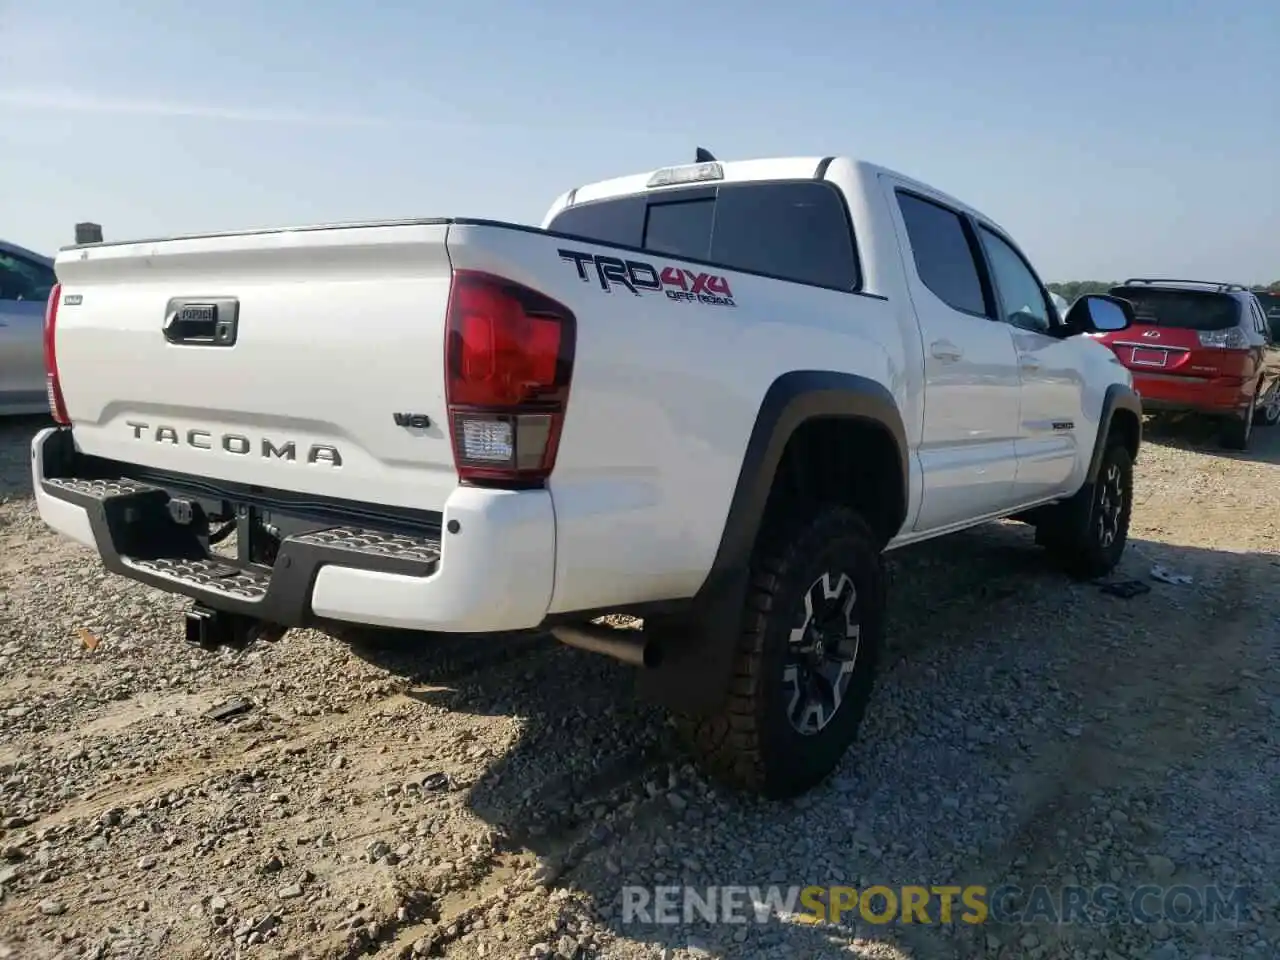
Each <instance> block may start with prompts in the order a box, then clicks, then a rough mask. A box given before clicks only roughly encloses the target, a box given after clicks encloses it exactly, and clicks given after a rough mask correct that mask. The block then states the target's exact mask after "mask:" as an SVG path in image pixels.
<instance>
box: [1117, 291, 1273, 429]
mask: <svg viewBox="0 0 1280 960" xmlns="http://www.w3.org/2000/svg"><path fill="white" fill-rule="evenodd" d="M1110 293H1111V295H1112V296H1115V297H1121V298H1123V299H1125V300H1128V301H1129V302H1130V303H1131V304H1133V312H1134V316H1135V318H1136V322H1135V323H1134V324H1133V326H1131V327H1129V328H1128V329H1126V330H1122V331H1120V332H1117V333H1107V334H1102V335H1101V336H1099V337H1098V339H1100V340H1102V342H1103V343H1105V344H1107V345H1108V346H1109V347H1111V349H1112V350H1113V351H1115V353H1116V356H1118V357H1119V358H1120V362H1121V363H1123V364H1124V365H1125V366H1126V367H1128V368H1129V370H1130V371H1131V372H1132V373H1133V385H1134V388H1135V389H1136V390H1137V391H1138V393H1139V394H1141V396H1142V406H1143V409H1144V410H1146V411H1148V412H1158V411H1180V412H1181V411H1186V412H1195V413H1204V414H1209V415H1211V416H1215V417H1218V418H1219V419H1220V420H1221V424H1222V429H1221V434H1220V442H1221V443H1222V445H1223V446H1224V447H1228V448H1230V449H1233V450H1244V449H1245V448H1247V447H1248V445H1249V436H1250V434H1251V433H1252V431H1253V427H1254V425H1255V424H1256V425H1258V426H1271V425H1273V424H1275V423H1276V421H1277V420H1280V383H1277V379H1276V378H1277V374H1280V367H1277V366H1276V363H1275V361H1276V359H1280V358H1278V357H1277V355H1276V354H1275V353H1273V354H1272V358H1271V359H1272V363H1271V364H1270V365H1268V349H1269V348H1270V347H1271V346H1272V344H1271V334H1270V331H1269V329H1268V325H1267V318H1266V313H1265V311H1264V310H1263V308H1262V305H1261V304H1260V303H1259V302H1258V299H1257V297H1256V296H1254V294H1253V292H1252V291H1251V290H1249V288H1248V287H1243V286H1240V285H1239V284H1233V283H1202V282H1200V281H1194V280H1146V279H1139V278H1135V279H1132V280H1126V281H1125V282H1124V283H1123V284H1121V285H1120V286H1117V287H1112V288H1111V291H1110Z"/></svg>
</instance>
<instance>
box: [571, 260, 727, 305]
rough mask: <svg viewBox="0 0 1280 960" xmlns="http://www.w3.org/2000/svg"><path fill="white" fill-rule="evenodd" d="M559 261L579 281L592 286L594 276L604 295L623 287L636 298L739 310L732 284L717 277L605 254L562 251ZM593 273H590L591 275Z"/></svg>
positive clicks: (682, 268) (681, 268) (711, 274)
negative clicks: (652, 295) (654, 295)
mask: <svg viewBox="0 0 1280 960" xmlns="http://www.w3.org/2000/svg"><path fill="white" fill-rule="evenodd" d="M559 253H560V259H561V260H569V261H571V262H572V263H573V265H574V266H576V267H577V268H578V279H579V280H584V281H587V282H590V280H591V277H592V276H594V277H595V278H596V280H598V281H599V283H600V289H601V290H603V291H605V293H613V288H614V286H620V287H623V288H625V289H627V290H629V291H631V293H634V294H635V295H636V296H637V297H638V296H640V295H641V294H642V293H645V292H655V291H658V290H661V291H662V292H663V293H665V294H666V295H667V298H668V299H670V300H683V301H687V302H690V303H705V304H709V305H712V306H719V307H736V306H737V304H736V303H734V302H733V291H731V290H730V289H729V281H728V280H726V279H725V278H724V277H721V276H718V275H716V274H714V273H694V272H693V271H692V270H686V269H685V268H684V267H676V266H663V265H661V264H659V265H656V266H655V265H654V264H652V263H646V262H644V261H643V260H623V259H622V258H620V257H610V256H608V255H606V254H602V253H585V252H583V251H580V250H560V251H559ZM588 271H590V273H588Z"/></svg>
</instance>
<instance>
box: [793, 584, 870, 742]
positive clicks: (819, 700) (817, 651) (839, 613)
mask: <svg viewBox="0 0 1280 960" xmlns="http://www.w3.org/2000/svg"><path fill="white" fill-rule="evenodd" d="M857 608H858V591H857V589H856V588H855V587H854V585H853V580H852V579H850V578H849V576H848V575H847V574H844V573H831V572H829V571H828V572H827V573H824V574H822V576H820V577H818V578H817V579H816V580H814V581H813V583H811V584H810V585H809V588H808V590H806V591H805V594H804V606H803V610H802V611H801V616H800V618H799V619H800V624H799V626H797V627H795V628H794V629H792V631H791V637H790V643H789V645H788V649H787V661H786V666H785V668H784V669H783V674H782V682H783V686H784V688H785V690H786V693H787V701H786V711H787V719H788V720H789V721H790V723H791V727H792V729H793V730H795V731H796V732H797V733H799V734H801V735H803V736H813V735H814V734H816V733H819V732H821V731H822V730H823V729H824V728H825V727H826V726H827V724H829V723H830V722H831V720H832V718H833V717H834V716H835V715H836V713H837V711H839V709H840V706H841V704H843V703H844V697H845V693H846V692H847V691H848V689H849V681H850V679H851V678H852V676H853V668H854V665H855V664H856V663H857V660H858V646H859V641H860V639H861V626H860V623H859V618H858V612H857Z"/></svg>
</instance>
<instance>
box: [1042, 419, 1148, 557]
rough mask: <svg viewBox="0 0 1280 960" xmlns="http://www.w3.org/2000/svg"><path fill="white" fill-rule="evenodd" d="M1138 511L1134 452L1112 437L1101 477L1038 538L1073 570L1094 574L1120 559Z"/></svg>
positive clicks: (1063, 507)
mask: <svg viewBox="0 0 1280 960" xmlns="http://www.w3.org/2000/svg"><path fill="white" fill-rule="evenodd" d="M1117 488H1118V495H1119V501H1118V507H1117V510H1118V512H1116V513H1114V514H1113V513H1112V512H1111V510H1110V509H1109V508H1110V507H1111V506H1112V505H1114V504H1115V503H1116V499H1115V498H1116V495H1117ZM1132 515H1133V457H1132V456H1130V454H1129V451H1128V450H1127V449H1125V447H1124V446H1123V444H1122V443H1121V442H1120V440H1119V438H1114V437H1112V438H1108V440H1107V446H1106V447H1105V448H1104V450H1103V453H1102V463H1101V464H1100V465H1099V467H1098V478H1097V480H1095V481H1094V482H1093V483H1087V484H1085V485H1084V487H1083V488H1081V490H1080V492H1079V493H1077V494H1076V495H1075V496H1074V497H1072V498H1071V499H1070V500H1068V501H1066V502H1065V503H1063V504H1061V505H1060V506H1059V507H1057V508H1056V510H1055V511H1054V512H1053V513H1052V514H1050V515H1049V516H1048V517H1046V518H1045V520H1044V521H1043V522H1042V523H1041V524H1040V526H1039V527H1038V528H1037V530H1036V542H1037V543H1040V544H1041V545H1042V546H1044V547H1045V549H1046V550H1048V552H1049V556H1050V557H1051V558H1052V559H1053V561H1054V562H1055V563H1057V564H1058V565H1059V566H1060V567H1062V569H1063V570H1065V571H1066V573H1067V574H1068V575H1070V576H1071V577H1074V578H1075V579H1077V580H1093V579H1096V578H1098V577H1103V576H1106V575H1107V574H1108V573H1110V572H1111V571H1112V570H1114V569H1115V566H1116V564H1118V563H1119V562H1120V557H1121V555H1122V554H1123V553H1124V548H1125V544H1126V543H1127V542H1128V539H1129V520H1130V518H1131V517H1132ZM1108 531H1109V532H1110V533H1111V537H1110V539H1108V538H1107V536H1106V533H1107V532H1108Z"/></svg>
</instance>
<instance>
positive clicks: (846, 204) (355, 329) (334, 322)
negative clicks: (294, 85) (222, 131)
mask: <svg viewBox="0 0 1280 960" xmlns="http://www.w3.org/2000/svg"><path fill="white" fill-rule="evenodd" d="M701 160H702V162H699V163H695V164H691V165H688V166H677V167H670V168H666V169H662V170H657V171H652V172H648V173H640V174H635V175H632V176H625V177H620V178H618V179H615V180H609V181H606V182H603V183H595V184H591V185H589V186H584V187H580V188H578V189H576V190H572V191H569V192H568V193H566V194H565V195H564V196H562V197H560V198H559V199H558V200H557V201H556V202H555V204H554V205H553V206H552V208H551V210H550V212H549V213H548V215H547V218H546V221H545V226H544V228H542V229H539V228H533V227H527V226H519V225H516V224H510V223H497V222H492V221H486V220H472V219H449V220H445V219H441V220H408V221H397V222H383V223H365V224H349V225H339V226H317V227H304V228H296V229H288V230H262V231H257V232H253V233H240V234H222V235H216V236H196V237H187V238H182V239H171V240H150V241H146V242H139V243H127V242H124V243H107V244H94V245H90V246H82V247H78V248H73V249H68V250H64V251H63V252H62V253H60V254H59V255H58V258H57V273H58V279H59V281H60V287H59V288H58V289H56V290H55V292H54V295H53V298H52V303H53V309H52V310H51V311H50V323H51V325H52V328H53V332H52V339H53V342H54V343H55V344H56V351H55V352H54V353H53V354H51V356H50V360H51V364H50V370H49V373H50V382H51V389H50V396H51V401H52V407H53V413H54V415H55V419H56V420H57V422H58V424H59V425H58V426H57V427H56V428H50V429H47V430H45V431H42V432H41V433H40V434H39V435H38V436H37V437H36V438H35V440H34V444H33V471H34V480H35V491H36V499H37V503H38V506H39V510H40V515H41V516H42V517H43V518H44V520H45V522H46V523H48V524H49V525H50V526H52V527H53V528H54V529H56V530H59V531H61V532H62V533H64V534H66V535H67V536H69V537H72V538H74V539H76V540H79V541H80V542H81V543H84V544H87V545H89V546H90V547H92V548H93V549H95V550H96V551H98V553H99V554H100V555H101V557H102V560H103V562H104V564H105V565H106V566H107V568H108V569H109V570H111V571H113V572H114V573H117V574H119V575H121V576H125V577H130V578H132V579H135V580H138V581H141V582H143V583H147V584H150V585H152V586H155V587H158V588H160V589H163V590H169V591H172V592H175V593H179V594H185V595H187V596H189V597H191V598H192V600H194V601H195V605H194V606H193V608H192V610H191V612H190V613H189V614H188V617H187V624H186V626H187V638H188V640H190V641H192V642H193V643H197V644H200V645H202V646H214V645H218V644H224V643H231V644H235V645H243V644H244V643H246V642H249V641H250V640H252V639H253V638H255V637H257V636H262V635H266V636H270V637H277V636H279V634H280V633H281V632H283V631H284V630H285V629H286V628H288V627H291V626H297V625H304V624H332V623H334V622H338V623H347V624H360V625H372V626H378V627H393V628H407V629H410V630H421V631H436V632H449V633H467V634H471V635H473V636H475V642H477V643H483V642H490V643H500V642H502V639H501V635H502V634H506V633H508V632H510V631H523V630H549V631H550V632H551V633H552V634H554V635H555V636H556V637H558V638H559V639H560V640H562V641H564V642H566V643H569V644H572V645H576V646H579V647H584V648H587V649H591V650H595V651H598V652H600V653H604V654H608V655H611V656H615V657H618V658H620V659H622V660H625V661H627V662H629V663H632V664H635V665H636V666H637V667H638V677H639V680H640V685H641V690H642V691H643V692H644V693H646V694H647V695H650V696H652V697H654V698H655V699H656V700H658V701H659V702H662V703H665V704H667V705H668V706H670V707H671V708H673V709H674V710H675V711H676V712H677V713H678V714H679V715H680V717H681V723H682V725H683V729H684V730H685V731H686V732H687V733H688V734H689V740H690V743H691V745H692V746H693V748H694V749H695V750H696V751H698V752H699V753H700V755H701V757H702V758H703V760H704V761H705V763H706V765H707V766H708V767H709V768H710V769H711V770H713V771H715V772H717V773H719V774H721V775H722V776H723V777H725V778H726V780H728V781H729V782H731V783H734V784H737V785H739V786H741V787H745V788H749V789H752V790H757V791H760V792H762V793H763V794H765V795H768V796H783V795H787V794H793V793H796V792H799V791H802V790H805V789H806V788H808V787H809V786H811V785H813V784H814V783H816V782H817V781H818V780H820V779H822V778H823V777H824V776H825V775H826V774H827V773H828V772H829V771H830V770H832V769H833V767H834V766H835V765H836V763H838V762H839V760H840V757H841V755H842V754H843V753H844V752H845V750H846V748H848V746H849V745H850V744H851V742H852V741H853V740H854V738H855V735H856V732H857V729H858V726H859V722H860V720H861V717H862V713H863V710H864V708H865V706H866V704H867V701H868V696H869V692H870V690H871V684H872V678H873V675H874V671H875V663H876V657H877V651H878V649H879V646H880V642H881V637H882V634H883V631H884V618H885V589H886V584H885V577H884V573H883V567H882V554H883V552H884V551H886V550H893V549H897V548H900V547H903V546H906V545H908V544H912V543H916V542H919V541H923V540H928V539H930V538H933V537H938V536H942V535H945V534H949V533H952V532H954V531H957V530H962V529H964V528H966V527H970V526H973V525H975V524H978V523H982V522H984V521H988V520H993V519H997V518H1002V517H1015V518H1018V519H1021V520H1024V521H1026V522H1028V523H1032V524H1034V525H1035V526H1036V528H1037V539H1038V542H1040V543H1041V544H1043V545H1044V546H1045V547H1047V548H1048V549H1049V550H1050V551H1051V553H1052V555H1053V556H1054V557H1055V558H1056V559H1057V560H1058V561H1059V562H1060V563H1061V564H1062V565H1063V567H1064V568H1065V569H1066V570H1067V571H1069V572H1070V573H1071V574H1073V575H1076V576H1081V577H1095V576H1098V575H1101V574H1104V573H1106V572H1107V571H1109V570H1110V569H1111V568H1112V567H1113V566H1114V565H1115V564H1116V562H1117V561H1118V560H1119V558H1120V555H1121V553H1122V551H1123V550H1124V546H1125V541H1126V536H1127V530H1128V523H1129V513H1130V509H1131V505H1132V484H1131V475H1132V470H1133V462H1134V458H1135V457H1136V456H1137V453H1138V446H1139V441H1140V436H1141V406H1140V405H1139V401H1138V397H1137V396H1136V394H1135V393H1134V391H1133V389H1132V387H1131V379H1130V375H1129V373H1128V371H1127V370H1126V369H1125V368H1124V367H1123V366H1121V365H1120V364H1119V363H1117V362H1116V359H1115V356H1114V355H1113V354H1112V353H1111V351H1110V350H1108V349H1107V348H1106V347H1105V346H1104V345H1102V344H1100V343H1098V342H1096V341H1094V340H1092V339H1090V338H1089V337H1087V336H1083V334H1087V333H1091V332H1097V331H1113V330H1121V329H1124V328H1125V327H1126V325H1127V324H1128V323H1129V322H1131V320H1132V312H1131V309H1130V308H1129V307H1128V305H1127V304H1125V303H1124V301H1121V300H1117V299H1115V298H1110V297H1082V298H1081V299H1080V300H1079V301H1077V303H1076V304H1075V306H1074V307H1073V308H1072V310H1071V311H1070V313H1069V314H1068V316H1067V318H1066V322H1065V323H1064V322H1063V320H1062V318H1060V317H1059V316H1058V312H1057V310H1056V309H1055V308H1054V304H1053V301H1052V300H1051V299H1050V297H1049V295H1048V293H1047V292H1046V290H1045V288H1044V285H1043V284H1042V283H1041V281H1040V280H1039V278H1038V277H1037V275H1036V273H1035V271H1034V270H1033V269H1032V267H1031V265H1030V264H1029V263H1028V261H1027V260H1026V258H1025V257H1024V256H1023V255H1022V254H1021V253H1020V252H1019V250H1018V247H1017V245H1016V244H1015V243H1014V241H1013V240H1012V239H1011V238H1010V236H1009V235H1008V233H1006V232H1005V231H1004V230H1003V229H1002V228H1001V227H1000V226H999V225H997V224H996V223H995V222H994V221H993V220H991V219H990V218H988V217H987V216H985V215H984V214H982V213H980V212H978V211H977V210H974V209H972V208H970V207H968V206H966V205H964V204H963V203H961V202H960V201H958V200H955V199H953V198H951V197H949V196H947V195H946V194H944V193H942V192H940V191H938V190H936V189H934V188H933V187H930V186H928V185H926V184H923V183H920V182H917V181H914V180H911V179H908V178H906V177H904V176H901V175H900V174H897V173H894V172H892V171H890V170H886V169H884V168H882V167H877V166H873V165H872V164H869V163H865V162H861V161H858V160H853V159H848V158H838V157H828V158H825V159H823V158H819V157H812V158H809V157H791V158H783V159H772V160H756V161H745V162H736V163H720V162H718V161H715V160H714V159H710V158H708V157H706V156H703V157H702V158H701ZM232 530H235V531H237V537H236V541H237V543H238V550H239V554H238V557H233V558H227V557H224V556H222V555H219V554H215V553H213V552H211V550H210V545H211V544H212V543H215V542H217V541H218V540H219V539H221V538H223V537H225V536H227V535H228V534H229V532H230V531H232ZM610 613H618V614H628V615H631V616H633V617H640V618H643V620H644V627H643V629H615V628H614V627H611V626H606V625H603V624H602V623H601V622H600V621H601V618H602V617H604V616H605V615H606V614H610ZM419 642H421V641H419ZM569 695H572V694H571V691H566V696H569Z"/></svg>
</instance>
